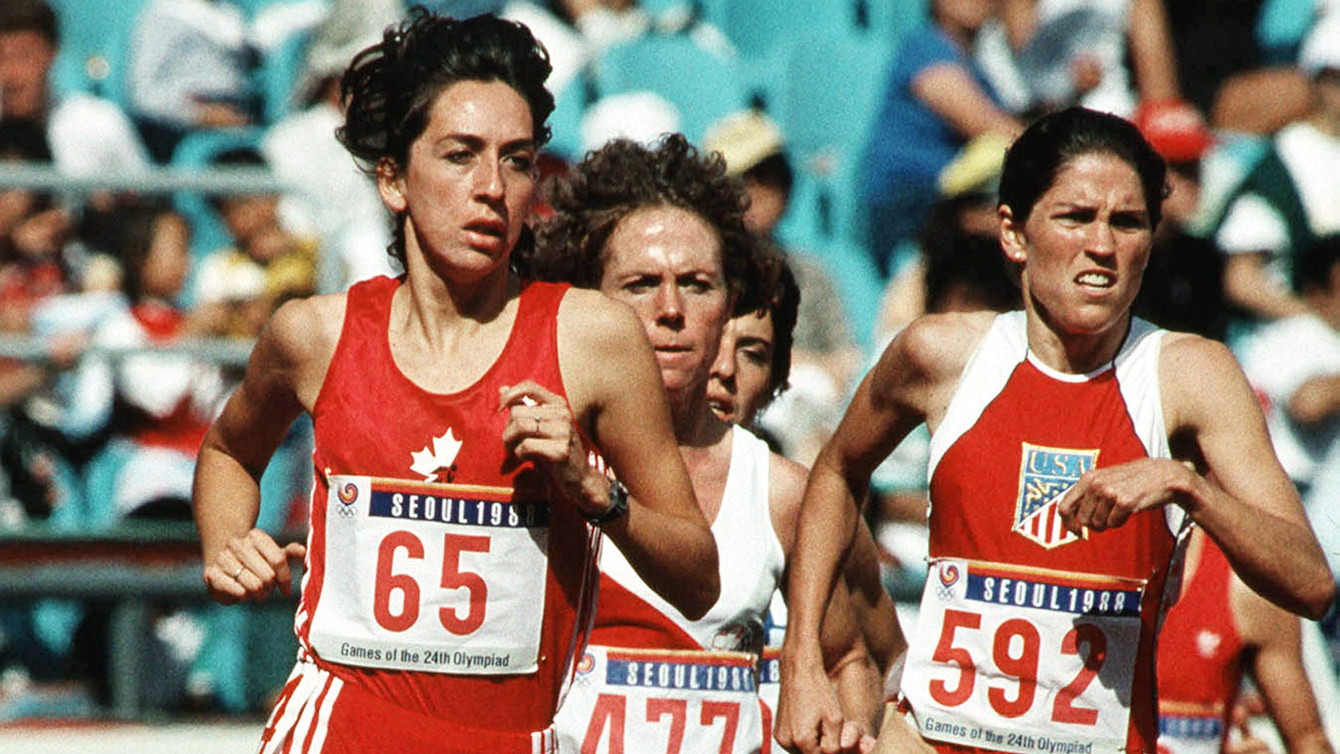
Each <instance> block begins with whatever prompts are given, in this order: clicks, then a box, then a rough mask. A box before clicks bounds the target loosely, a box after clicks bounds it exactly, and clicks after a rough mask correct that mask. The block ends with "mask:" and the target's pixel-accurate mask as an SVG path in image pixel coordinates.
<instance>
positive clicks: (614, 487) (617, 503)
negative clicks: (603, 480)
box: [582, 479, 628, 526]
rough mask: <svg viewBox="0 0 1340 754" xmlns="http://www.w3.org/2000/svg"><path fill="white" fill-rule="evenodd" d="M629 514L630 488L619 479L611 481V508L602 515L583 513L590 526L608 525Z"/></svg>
mask: <svg viewBox="0 0 1340 754" xmlns="http://www.w3.org/2000/svg"><path fill="white" fill-rule="evenodd" d="M627 512H628V488H627V487H625V486H623V482H620V481H619V480H617V479H612V480H610V506H609V507H608V508H606V509H605V510H604V511H603V512H601V513H587V512H586V511H582V518H584V519H586V522H587V523H588V524H595V525H597V526H599V525H601V524H608V523H609V522H611V521H613V520H615V519H617V518H619V517H621V516H623V515H624V514H625V513H627Z"/></svg>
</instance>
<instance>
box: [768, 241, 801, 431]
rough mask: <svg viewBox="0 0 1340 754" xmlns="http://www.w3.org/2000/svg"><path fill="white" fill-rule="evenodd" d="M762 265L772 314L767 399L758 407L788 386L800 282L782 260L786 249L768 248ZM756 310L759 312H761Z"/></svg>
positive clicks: (798, 305) (798, 314) (798, 307)
mask: <svg viewBox="0 0 1340 754" xmlns="http://www.w3.org/2000/svg"><path fill="white" fill-rule="evenodd" d="M762 268H763V276H762V279H763V286H762V287H763V298H764V301H765V302H766V306H765V311H766V312H767V313H768V314H770V315H772V364H771V368H770V370H769V373H768V399H767V401H765V402H764V403H763V404H762V405H760V406H759V408H760V409H762V408H764V407H766V406H767V405H768V404H769V403H771V402H772V400H773V399H774V398H776V397H777V396H779V395H781V394H782V393H784V392H786V389H787V388H788V387H790V386H791V383H790V379H791V349H792V347H793V346H794V345H795V337H796V320H797V319H799V317H800V286H799V285H798V284H797V283H796V275H795V273H794V272H792V271H791V265H790V264H789V263H788V262H787V261H786V253H785V252H783V251H782V250H781V249H778V248H776V247H772V248H769V249H768V251H767V253H766V255H765V256H764V258H763V264H762ZM758 314H759V315H760V316H761V315H762V314H763V312H762V311H760V312H758Z"/></svg>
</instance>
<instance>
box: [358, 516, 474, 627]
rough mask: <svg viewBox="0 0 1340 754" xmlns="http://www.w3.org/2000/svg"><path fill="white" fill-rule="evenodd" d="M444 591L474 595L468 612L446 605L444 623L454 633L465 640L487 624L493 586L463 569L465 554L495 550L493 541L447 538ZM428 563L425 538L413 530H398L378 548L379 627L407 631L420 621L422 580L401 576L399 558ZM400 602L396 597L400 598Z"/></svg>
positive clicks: (441, 611) (441, 616)
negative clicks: (463, 554)
mask: <svg viewBox="0 0 1340 754" xmlns="http://www.w3.org/2000/svg"><path fill="white" fill-rule="evenodd" d="M442 536H443V545H442V579H441V584H440V586H441V588H442V589H465V590H466V591H467V592H468V593H469V600H468V604H467V606H466V608H465V610H464V611H461V610H458V609H457V608H454V607H440V608H438V610H437V613H438V615H437V617H438V621H439V622H440V623H441V624H442V627H443V628H445V629H446V630H447V631H449V632H450V633H452V634H455V635H457V636H464V635H466V634H469V633H473V632H474V631H476V630H478V629H479V627H480V626H481V625H483V624H484V609H485V605H487V604H488V585H487V584H486V583H485V582H484V577H482V576H480V575H479V574H478V573H475V572H473V571H466V570H462V569H461V553H463V552H476V553H487V552H488V551H489V538H488V537H481V536H469V535H463V534H453V533H450V532H448V533H446V534H443V535H442ZM401 551H403V552H404V556H403V557H404V558H407V559H410V560H423V557H424V547H423V542H422V540H420V539H419V537H418V536H417V535H415V534H413V533H411V532H408V531H403V530H402V531H394V532H391V533H390V534H387V535H386V537H385V538H383V539H382V542H381V545H380V546H379V547H378V548H377V575H376V580H375V581H374V586H373V590H374V591H373V602H372V614H373V617H374V618H375V619H376V620H377V625H379V626H381V627H382V628H384V629H386V630H387V631H396V632H400V631H406V630H408V629H409V628H410V627H412V626H413V625H414V624H415V622H417V621H418V620H419V609H420V604H421V602H422V592H421V589H420V585H419V582H418V581H417V580H415V578H414V577H413V576H411V575H410V574H409V573H396V572H395V564H396V559H397V555H399V553H400V552H401ZM397 595H398V596H399V599H396V598H395V597H396V596H397Z"/></svg>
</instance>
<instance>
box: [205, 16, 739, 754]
mask: <svg viewBox="0 0 1340 754" xmlns="http://www.w3.org/2000/svg"><path fill="white" fill-rule="evenodd" d="M548 73H549V64H548V62H547V61H546V60H545V58H544V54H543V49H542V48H541V47H540V46H539V45H538V44H537V43H536V41H535V39H534V37H533V36H532V35H531V34H530V32H529V31H528V30H526V28H525V27H524V26H521V25H520V24H515V23H511V22H507V21H501V20H499V19H497V18H494V17H490V16H477V17H474V18H471V19H466V20H457V19H452V18H446V17H441V16H435V15H432V14H430V13H427V12H425V11H416V12H414V13H412V14H411V16H410V18H409V19H408V20H406V21H405V22H403V23H402V24H400V25H399V26H396V27H391V28H388V29H387V30H386V32H385V33H384V35H383V36H382V39H381V41H380V42H378V43H377V44H376V45H373V46H371V47H368V48H366V49H365V50H363V51H362V52H360V53H359V54H358V55H357V56H356V57H355V58H354V59H353V62H352V63H351V64H350V66H349V68H348V69H347V70H346V72H345V75H344V77H343V79H342V83H341V87H342V91H343V95H344V96H343V101H344V102H345V103H346V105H347V107H346V110H345V120H344V124H343V125H342V126H341V128H340V131H339V134H340V139H341V141H342V142H343V143H344V144H345V146H346V147H347V148H348V149H349V151H350V152H351V153H352V154H353V155H354V156H355V157H356V158H357V159H358V160H359V162H360V164H361V165H363V166H365V168H367V169H368V170H370V171H374V173H375V176H376V179H377V185H378V191H379V193H380V195H381V197H382V200H383V202H384V203H385V204H386V206H387V208H388V209H389V210H391V211H392V212H393V213H394V215H395V217H396V228H395V235H394V237H395V249H396V254H397V257H398V258H399V260H400V262H401V263H402V265H403V266H404V268H405V274H404V276H403V277H401V278H398V279H393V278H386V277H379V278H374V279H372V280H368V281H363V282H361V283H358V284H356V285H354V286H352V287H351V288H350V289H349V291H348V292H346V293H336V294H329V295H324V296H314V297H311V298H306V299H295V300H292V301H290V302H288V303H286V304H284V305H283V306H281V307H280V308H279V310H278V311H277V312H276V313H275V315H274V316H273V317H272V318H271V319H270V321H269V323H268V325H267V326H266V328H265V329H264V330H263V331H262V334H261V336H260V339H259V340H258V342H257V344H256V346H255V349H254V350H253V354H252V359H251V362H250V364H249V365H248V369H247V374H246V377H245V378H244V380H243V383H242V385H241V386H240V387H239V388H238V389H237V390H236V391H235V392H234V393H233V394H232V396H231V397H230V399H229V401H228V403H227V405H226V406H225V408H224V410H223V413H222V414H221V415H220V417H219V418H218V419H217V420H216V422H215V423H214V425H213V426H212V427H211V429H210V431H209V433H208V434H207V435H206V438H205V441H204V443H203V445H202V447H201V453H200V460H199V463H198V464H197V472H196V486H195V493H196V494H195V512H196V521H197V524H198V526H199V528H200V531H201V541H202V546H203V550H204V562H205V564H206V565H205V570H204V579H205V583H206V586H207V587H208V589H209V591H210V594H211V596H212V597H213V598H214V599H216V600H217V601H220V602H223V603H226V604H231V603H234V602H238V601H241V600H245V599H262V598H264V597H265V596H267V595H268V594H269V593H271V592H272V591H273V590H274V589H276V588H280V589H284V590H287V589H289V588H290V586H291V575H290V571H289V568H288V563H289V561H290V559H292V558H298V557H306V565H307V569H306V573H307V576H305V577H304V579H303V590H304V595H303V606H302V607H301V608H300V609H299V612H298V618H297V621H296V623H295V631H296V633H297V635H298V641H299V647H300V653H299V657H298V662H297V664H296V667H295V670H294V673H293V675H292V677H291V681H290V682H289V683H288V684H286V685H285V687H284V689H283V693H282V695H281V697H280V699H279V700H278V702H277V704H276V707H275V710H276V711H275V714H274V715H273V717H272V718H271V720H270V722H269V724H268V725H267V726H266V730H265V732H264V733H263V734H262V742H263V745H262V749H263V750H264V751H266V752H272V751H278V750H280V749H283V750H286V751H287V750H290V749H301V750H315V749H322V748H323V747H324V749H325V750H335V749H338V750H344V751H367V752H372V751H388V750H395V751H401V752H429V751H432V752H446V753H448V754H453V753H454V754H473V752H478V751H481V750H487V751H498V752H533V751H536V750H543V751H551V750H552V747H553V742H554V731H553V728H552V723H553V716H554V714H555V711H556V709H557V707H558V704H559V701H560V699H561V693H562V691H563V688H564V686H565V684H566V682H567V681H568V679H569V678H570V677H571V673H572V672H573V664H574V663H575V662H576V661H577V660H578V659H579V658H578V657H575V656H573V650H574V648H575V647H578V646H580V644H581V641H582V636H581V634H580V632H581V631H582V628H583V627H582V616H585V615H588V613H587V612H586V611H587V610H588V609H590V608H591V607H592V603H591V601H590V600H591V599H592V598H593V596H594V595H593V594H592V589H593V588H594V586H595V584H594V583H593V582H592V581H590V580H589V577H590V576H591V575H592V557H593V556H594V553H593V551H592V544H593V543H592V540H591V536H592V532H593V530H592V529H591V528H590V525H591V524H594V525H596V526H598V527H600V528H599V529H598V531H601V532H604V533H606V534H607V535H608V536H609V537H610V539H611V540H612V541H614V542H616V543H617V544H618V545H619V546H620V547H621V548H622V550H623V552H625V553H626V554H628V556H629V560H630V562H632V563H633V564H634V567H635V568H636V569H637V570H638V572H639V573H641V574H642V575H643V576H644V577H645V578H646V579H647V581H648V582H649V583H651V584H653V585H654V588H655V589H656V591H657V592H658V594H660V595H662V597H663V598H664V599H666V600H667V601H668V602H669V603H670V604H672V605H675V606H676V609H680V610H682V611H684V613H685V614H687V615H692V616H701V615H703V614H704V613H706V611H707V610H708V609H709V608H710V607H711V605H712V604H713V603H714V602H715V601H716V598H717V595H718V591H719V579H718V569H717V557H716V548H715V545H714V544H713V542H712V539H711V534H710V531H709V528H708V525H707V522H706V521H705V520H704V519H703V517H702V514H701V513H700V512H699V511H698V509H697V506H696V504H695V502H694V497H693V488H692V486H691V484H690V481H689V478H688V475H687V473H686V471H685V469H684V466H683V463H682V462H681V461H680V460H679V458H678V456H677V454H676V453H675V448H674V444H673V442H674V441H673V436H672V434H671V429H670V418H669V411H668V409H667V407H666V403H665V398H664V394H663V393H662V392H661V390H660V388H659V385H658V384H657V376H658V375H657V372H656V367H655V362H654V360H653V356H652V354H651V352H650V349H649V348H648V346H647V345H646V341H645V336H644V335H643V334H642V331H641V329H640V327H639V326H638V322H637V320H636V319H635V318H634V317H633V316H632V314H631V313H630V312H628V311H627V310H626V309H624V308H623V307H620V306H617V305H615V304H614V303H612V302H610V301H609V300H607V299H606V298H604V297H602V296H599V295H597V294H594V293H590V292H583V291H577V290H573V289H571V288H569V287H567V286H562V285H551V284H545V283H539V282H535V281H531V280H526V279H522V278H521V277H520V276H519V274H518V273H517V272H516V270H515V269H514V268H513V266H512V264H511V261H512V260H511V255H512V254H513V252H514V251H515V250H516V249H517V248H518V247H522V248H524V247H526V246H528V245H529V244H531V243H532V237H531V234H530V231H529V228H528V227H527V225H526V223H527V221H528V220H529V217H530V208H531V201H532V199H533V197H534V193H535V183H536V181H535V179H536V170H535V157H536V153H537V152H538V151H539V149H540V148H541V147H542V146H543V144H544V142H545V140H546V139H547V137H548V129H547V127H546V126H545V120H546V119H547V118H548V116H549V113H550V112H551V111H552V108H553V98H552V95H551V94H550V93H549V92H548V91H547V90H546V88H545V86H544V81H545V78H546V77H547V76H548ZM616 360H617V361H618V363H619V364H620V365H621V366H622V368H621V369H619V370H611V369H608V368H606V367H607V366H608V364H610V363H613V362H614V361H616ZM304 412H305V413H307V414H309V415H311V416H312V420H313V425H314V432H315V451H314V453H313V462H312V465H313V467H314V468H315V469H316V475H317V478H316V482H315V484H316V489H314V491H313V495H312V515H311V521H312V536H311V537H310V538H309V540H308V541H309V543H310V545H311V547H310V549H308V548H307V547H305V546H303V545H302V544H298V543H290V544H286V545H284V546H280V545H279V544H278V543H276V542H275V540H274V538H273V537H272V536H271V535H270V534H268V533H266V532H265V531H263V530H261V529H258V528H255V525H256V520H257V513H258V510H259V507H260V491H259V488H258V479H259V478H260V476H261V472H262V471H263V469H264V468H265V467H266V465H267V464H268V463H269V462H270V458H271V455H272V454H273V452H274V449H275V447H276V446H277V445H278V444H279V442H280V441H281V440H282V438H283V437H284V435H285V434H286V432H287V431H288V428H289V426H290V425H291V424H292V422H293V421H294V419H296V418H297V417H298V416H299V415H300V414H302V413H304ZM357 427H362V429H356V428H357ZM588 442H589V443H590V445H588V444H587V443H588ZM590 452H596V453H598V454H599V455H600V456H602V457H603V458H604V459H605V460H606V461H607V462H608V463H609V465H610V467H611V468H612V469H613V470H614V471H615V472H616V473H617V475H618V480H619V481H617V482H615V481H613V480H611V479H610V478H608V477H607V476H606V475H605V474H603V473H601V471H600V470H597V469H596V468H594V467H593V466H592V465H590V464H589V463H588V453H590ZM420 495H425V497H419V496H420ZM392 497H394V498H397V499H398V500H399V501H400V504H398V505H395V506H394V509H391V508H387V509H385V510H383V509H382V502H383V501H384V502H387V503H390V500H391V498H392ZM409 497H413V498H414V501H413V502H411V503H410V504H409V506H408V507H406V505H405V503H406V502H407V499H408V498H409ZM457 503H459V504H460V505H461V506H464V507H458V506H457V505H456V504H457ZM467 508H469V509H470V510H466V509H467ZM345 536H353V537H354V540H348V541H346V540H345V539H344V537H345ZM444 537H445V539H444ZM355 540H357V542H359V543H361V544H357V543H355ZM425 546H426V547H429V548H432V549H430V550H427V551H425V552H426V553H427V552H431V553H432V555H431V556H429V560H428V561H424V560H423V559H422V558H420V557H418V556H414V555H412V553H413V552H415V551H418V550H420V548H423V547H425ZM400 552H405V553H407V554H408V555H409V557H405V556H404V555H397V553H400ZM392 559H396V560H398V561H400V564H401V565H399V566H396V570H397V572H396V573H394V574H392V573H391V570H390V569H391V566H392V564H391V560H392ZM429 561H431V562H429ZM414 563H419V564H420V565H422V566H426V567H427V569H426V570H424V569H422V568H419V567H416V566H415V565H414ZM405 565H407V566H408V567H409V570H401V566H405ZM444 568H445V569H446V570H445V571H444ZM445 572H450V573H449V574H448V578H447V579H446V580H445V581H444V580H443V578H442V574H443V573H445ZM458 577H459V578H458ZM360 582H363V583H372V582H375V583H377V584H379V585H380V586H379V587H378V588H377V589H375V590H373V591H374V592H376V594H374V593H372V592H369V591H367V590H363V589H360V588H358V587H357V585H358V584H359V583H360ZM411 583H413V584H415V586H414V587H412V588H411V587H409V584H411ZM419 585H421V586H422V588H420V586H419ZM382 587H385V589H392V590H394V591H396V592H397V593H400V594H401V598H403V599H401V598H397V599H396V605H395V606H394V607H389V606H388V605H389V603H387V602H386V601H385V599H384V598H385V597H387V596H388V593H387V592H385V590H384V589H382ZM467 595H468V596H467ZM387 642H390V643H389V644H388V643H387ZM392 645H395V646H396V648H397V651H396V652H390V651H389V649H390V647H391V646H392ZM401 651H404V652H409V653H410V655H413V657H411V656H410V655H405V654H401Z"/></svg>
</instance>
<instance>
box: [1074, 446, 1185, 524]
mask: <svg viewBox="0 0 1340 754" xmlns="http://www.w3.org/2000/svg"><path fill="white" fill-rule="evenodd" d="M1195 477H1196V472H1194V471H1192V470H1191V469H1189V468H1188V467H1187V466H1186V465H1184V464H1183V463H1182V462H1180V461H1174V460H1171V459H1167V458H1141V459H1139V460H1136V461H1130V462H1128V463H1123V464H1119V465H1117V466H1108V467H1105V468H1101V469H1093V470H1092V471H1088V472H1085V474H1084V475H1083V476H1082V477H1080V479H1079V481H1078V482H1076V483H1075V485H1074V486H1073V487H1071V488H1070V489H1068V490H1066V491H1065V492H1064V493H1063V494H1062V495H1061V500H1060V502H1059V503H1058V505H1057V509H1058V512H1059V513H1060V515H1061V523H1062V524H1063V525H1064V526H1065V527H1066V529H1068V530H1070V531H1072V532H1074V533H1075V534H1080V533H1081V532H1082V530H1083V529H1084V528H1086V527H1087V528H1088V529H1090V530H1092V531H1104V530H1106V529H1115V528H1116V527H1118V526H1121V525H1122V524H1124V523H1126V520H1127V519H1129V518H1130V517H1131V515H1133V514H1135V513H1139V512H1140V511H1143V510H1147V509H1149V508H1155V507H1158V506H1162V505H1167V504H1168V503H1171V502H1174V501H1175V500H1176V499H1177V497H1178V496H1179V495H1180V494H1182V493H1184V492H1187V491H1189V490H1190V489H1191V487H1192V485H1193V484H1194V483H1195V479H1194V478H1195Z"/></svg>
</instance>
